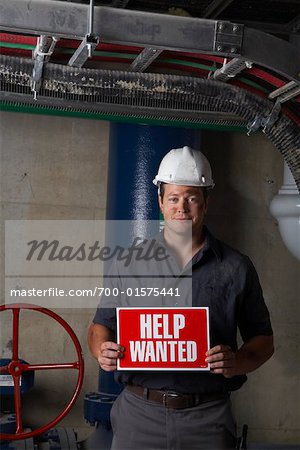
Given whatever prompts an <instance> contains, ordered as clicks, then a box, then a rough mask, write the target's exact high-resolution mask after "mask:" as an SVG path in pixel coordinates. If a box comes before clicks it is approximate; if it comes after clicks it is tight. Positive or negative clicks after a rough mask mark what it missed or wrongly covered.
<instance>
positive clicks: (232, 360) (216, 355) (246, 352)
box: [206, 335, 274, 378]
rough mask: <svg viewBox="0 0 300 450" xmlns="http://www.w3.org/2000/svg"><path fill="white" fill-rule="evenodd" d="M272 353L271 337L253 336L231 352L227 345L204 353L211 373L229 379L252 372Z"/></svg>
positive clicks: (218, 346) (217, 346)
mask: <svg viewBox="0 0 300 450" xmlns="http://www.w3.org/2000/svg"><path fill="white" fill-rule="evenodd" d="M273 353H274V345H273V336H264V335H259V336H254V337H253V338H251V339H249V340H248V341H247V342H245V343H244V344H243V345H242V346H241V348H239V349H238V350H237V351H236V352H233V351H232V349H231V347H229V346H228V345H222V344H221V345H216V346H215V347H213V348H211V349H210V350H208V352H207V353H206V356H207V357H206V361H207V362H209V363H210V367H211V372H212V373H216V374H221V375H224V377H226V378H231V377H233V376H235V375H243V374H245V373H249V372H253V370H256V369H258V367H260V366H261V365H262V364H264V363H265V362H266V361H267V360H268V359H269V358H270V357H271V356H272V355H273Z"/></svg>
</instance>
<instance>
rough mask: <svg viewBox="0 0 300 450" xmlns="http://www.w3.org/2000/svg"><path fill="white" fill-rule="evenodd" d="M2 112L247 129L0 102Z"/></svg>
mask: <svg viewBox="0 0 300 450" xmlns="http://www.w3.org/2000/svg"><path fill="white" fill-rule="evenodd" d="M0 110H2V111H10V112H22V113H27V114H28V113H29V114H43V115H50V116H65V117H77V118H83V119H94V120H107V121H110V122H125V123H141V122H143V123H147V124H149V125H166V126H174V127H184V128H198V129H205V130H218V131H234V132H235V131H240V132H245V131H246V127H245V126H243V125H240V126H238V125H216V124H209V123H207V124H206V123H204V124H203V123H193V122H189V121H188V120H187V121H183V120H182V119H174V120H173V119H167V118H165V119H159V118H145V117H142V118H140V117H139V116H125V115H124V116H123V115H117V114H114V113H102V112H90V111H74V110H68V109H65V108H57V107H49V106H41V105H40V106H35V105H29V104H25V103H19V102H9V101H2V102H1V101H0Z"/></svg>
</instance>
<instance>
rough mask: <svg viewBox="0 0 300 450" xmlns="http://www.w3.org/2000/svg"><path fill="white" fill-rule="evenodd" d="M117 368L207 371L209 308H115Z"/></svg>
mask: <svg viewBox="0 0 300 450" xmlns="http://www.w3.org/2000/svg"><path fill="white" fill-rule="evenodd" d="M117 334H118V343H119V344H121V345H123V346H124V347H125V352H124V358H122V359H118V370H122V369H124V370H209V364H208V363H207V362H206V361H205V358H206V355H205V353H206V352H207V350H208V349H209V320H208V308H196V307H195V308H158V309H156V308H117Z"/></svg>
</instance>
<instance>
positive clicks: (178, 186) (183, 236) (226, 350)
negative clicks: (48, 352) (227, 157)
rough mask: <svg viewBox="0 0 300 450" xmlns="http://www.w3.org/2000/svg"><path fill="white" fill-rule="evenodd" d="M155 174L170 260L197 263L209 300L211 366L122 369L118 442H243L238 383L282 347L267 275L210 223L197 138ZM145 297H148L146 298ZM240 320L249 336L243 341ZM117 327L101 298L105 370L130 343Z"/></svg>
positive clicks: (99, 343)
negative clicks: (265, 292) (265, 286)
mask: <svg viewBox="0 0 300 450" xmlns="http://www.w3.org/2000/svg"><path fill="white" fill-rule="evenodd" d="M153 182H154V184H155V185H157V186H158V193H159V197H158V201H159V206H160V209H161V212H162V214H163V216H164V220H165V227H164V230H163V233H162V234H161V236H160V237H159V238H158V245H159V246H163V247H164V248H165V249H166V250H167V251H168V252H169V255H171V256H172V257H173V263H172V264H171V266H172V267H173V268H174V267H175V266H176V264H177V267H178V275H179V276H178V277H177V279H178V280H179V279H182V278H184V277H182V274H186V273H187V274H188V273H190V272H189V270H190V271H191V270H192V292H189V297H190V304H191V306H208V307H209V311H210V334H211V348H210V349H209V351H208V352H207V362H209V363H210V372H180V373H179V372H155V373H151V372H132V373H130V372H129V373H128V372H127V373H121V372H120V373H119V374H118V375H117V379H118V380H119V381H121V382H123V383H124V384H125V386H126V387H125V389H124V390H123V392H122V394H121V395H120V396H119V397H118V399H117V400H116V402H115V404H114V406H113V408H112V413H111V422H112V428H113V432H114V438H113V443H112V448H113V449H120V450H121V449H122V450H123V449H127V448H128V449H129V448H130V449H134V448H135V449H145V450H146V449H148V450H149V449H188V450H189V449H202V450H207V449H214V450H219V449H234V448H235V445H236V435H235V422H234V419H233V417H232V413H231V408H230V399H229V396H230V392H231V391H234V390H236V389H239V388H240V387H241V386H242V384H243V383H244V382H245V381H246V375H245V374H246V373H248V372H252V371H253V370H255V369H257V368H258V367H259V366H261V365H262V364H263V363H264V362H265V361H267V360H268V359H269V358H270V357H271V355H272V354H273V336H272V328H271V324H270V319H269V313H268V310H267V307H266V305H265V303H264V300H263V296H262V291H261V287H260V284H259V280H258V277H257V274H256V271H255V269H254V267H253V265H252V263H251V262H250V260H249V258H248V257H246V256H245V255H242V254H241V253H239V252H237V251H236V250H233V249H232V248H230V247H228V246H227V245H225V244H224V243H222V242H220V241H219V240H217V239H215V238H214V237H213V236H212V235H211V234H210V232H209V231H208V230H207V229H206V227H205V226H204V225H203V222H204V218H205V214H206V212H207V208H208V197H207V190H208V189H210V188H212V187H213V185H214V183H213V180H212V174H211V168H210V165H209V162H208V160H207V159H206V157H205V156H204V155H203V154H202V153H201V152H199V151H196V150H193V149H191V148H189V147H183V148H179V149H173V150H171V151H170V152H169V153H168V154H167V155H166V156H165V157H164V158H163V160H162V162H161V164H160V167H159V171H158V174H157V176H156V177H155V179H154V180H153ZM190 229H191V232H190V233H189V230H190ZM149 264H150V265H151V263H149ZM152 265H153V262H152ZM167 265H168V267H170V261H165V262H160V266H159V271H160V272H161V273H168V270H169V269H166V267H167ZM134 270H137V266H135V268H134ZM149 270H155V269H154V268H153V267H151V268H150V269H149ZM170 270H171V269H170ZM172 270H173V269H172ZM186 270H187V271H186ZM179 272H180V273H179ZM187 277H188V276H187ZM186 286H187V285H186ZM183 291H184V292H187V291H189V289H188V287H187V289H184V290H183ZM183 291H182V293H183ZM183 297H184V295H183ZM142 300H143V299H142ZM142 300H139V301H140V306H145V305H144V304H143V303H142ZM109 306H113V302H112V303H111V304H110V305H109ZM165 306H170V305H165ZM237 328H239V330H240V333H241V336H242V339H243V341H244V343H243V345H242V346H241V347H240V348H238V346H237V338H236V334H237ZM114 331H115V316H114V313H113V310H112V309H110V308H108V309H105V308H103V309H101V308H98V310H97V313H96V315H95V318H94V323H93V324H92V325H91V327H90V330H89V346H90V350H91V353H92V354H93V356H94V357H95V358H96V359H97V360H98V363H99V365H100V367H101V368H102V369H104V370H106V371H114V370H115V369H116V367H117V359H118V358H122V357H123V355H124V351H125V352H126V349H124V347H122V345H119V344H117V343H116V342H115V334H114Z"/></svg>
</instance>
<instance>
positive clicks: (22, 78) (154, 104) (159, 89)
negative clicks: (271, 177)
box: [0, 56, 300, 191]
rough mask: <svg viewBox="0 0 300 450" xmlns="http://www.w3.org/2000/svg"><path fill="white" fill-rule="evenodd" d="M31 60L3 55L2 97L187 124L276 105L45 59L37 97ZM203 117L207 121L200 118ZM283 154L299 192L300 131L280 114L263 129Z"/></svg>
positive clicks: (250, 120) (226, 88) (220, 88)
mask: <svg viewBox="0 0 300 450" xmlns="http://www.w3.org/2000/svg"><path fill="white" fill-rule="evenodd" d="M33 64H34V62H33V61H32V60H30V59H24V58H15V57H8V56H1V58H0V72H1V78H0V80H1V85H2V94H1V95H2V98H3V99H4V100H8V101H16V99H19V100H21V101H22V102H26V103H30V104H32V105H35V106H39V105H43V104H48V105H49V104H50V105H52V106H54V107H57V108H66V109H73V110H78V109H83V110H84V109H86V110H91V111H95V110H96V111H97V110H98V111H115V112H116V113H117V114H120V116H122V115H123V116H124V115H125V116H126V115H127V116H130V114H132V115H135V116H139V117H140V118H141V120H142V119H143V118H144V117H149V116H156V117H159V118H161V120H162V124H163V120H164V118H166V117H168V118H173V119H174V120H176V119H177V120H178V119H182V120H185V121H187V122H189V121H191V122H192V121H197V120H207V121H209V120H210V119H212V120H214V118H216V117H219V118H220V115H221V118H223V120H225V117H226V118H228V117H229V118H231V119H233V120H235V121H236V122H237V123H241V122H242V123H244V124H245V123H247V124H256V126H255V128H254V129H259V128H260V126H262V124H263V122H264V120H266V119H267V118H268V117H270V115H271V112H272V109H273V106H274V104H273V103H272V102H271V101H270V100H267V99H265V98H262V97H260V96H257V95H255V94H253V93H251V92H248V91H245V90H243V89H240V88H239V87H237V86H232V85H229V84H226V83H222V82H218V81H215V80H214V81H213V80H206V79H199V78H196V77H190V76H178V75H166V74H158V73H133V72H122V71H109V70H95V69H82V68H80V69H78V68H74V67H69V66H64V65H58V64H53V63H47V65H45V67H44V71H43V79H42V83H41V89H40V91H39V93H38V98H37V100H34V99H33V96H32V92H31V76H32V69H33ZM204 118H205V119H204ZM265 132H266V135H267V136H268V137H269V139H270V140H271V141H272V143H273V144H274V145H275V147H276V148H277V149H278V150H279V152H280V153H281V154H282V155H283V157H284V160H285V161H286V163H287V164H288V166H289V168H290V170H291V172H292V175H293V177H294V180H295V182H296V184H297V186H298V189H299V191H300V131H299V127H298V126H297V125H296V124H295V123H294V122H293V121H292V120H291V119H289V118H288V117H287V116H285V115H283V114H282V113H280V114H279V115H278V117H275V119H274V120H273V121H272V123H270V124H269V126H268V127H267V128H266V130H265Z"/></svg>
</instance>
